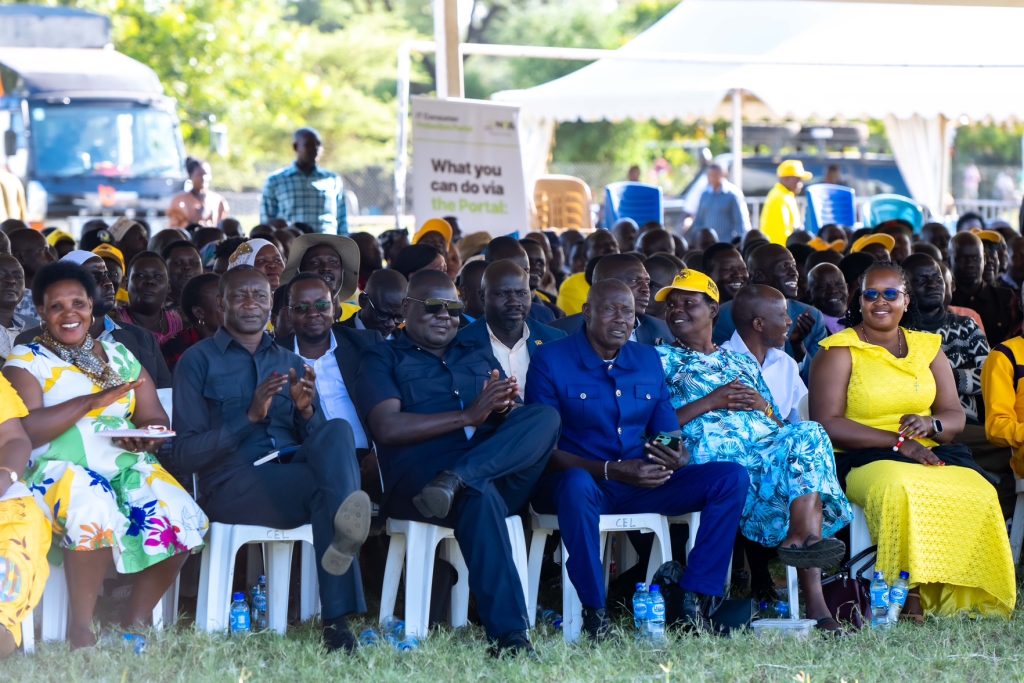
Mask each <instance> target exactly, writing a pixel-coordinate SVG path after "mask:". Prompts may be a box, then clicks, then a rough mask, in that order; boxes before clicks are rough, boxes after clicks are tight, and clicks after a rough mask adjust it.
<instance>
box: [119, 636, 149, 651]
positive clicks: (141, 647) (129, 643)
mask: <svg viewBox="0 0 1024 683" xmlns="http://www.w3.org/2000/svg"><path fill="white" fill-rule="evenodd" d="M121 639H122V641H123V642H124V645H125V647H128V648H131V651H132V652H134V653H135V654H137V655H141V654H142V653H144V652H145V651H146V637H145V636H142V635H139V634H138V633H125V634H124V635H122V636H121Z"/></svg>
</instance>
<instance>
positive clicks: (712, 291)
mask: <svg viewBox="0 0 1024 683" xmlns="http://www.w3.org/2000/svg"><path fill="white" fill-rule="evenodd" d="M676 289H678V290H679V291H681V292H702V293H704V294H707V295H708V296H710V297H711V298H712V299H713V300H714V301H715V303H718V285H716V284H715V281H714V280H712V279H711V278H709V277H708V276H707V275H705V274H704V273H702V272H700V271H699V270H693V269H692V268H685V269H683V270H681V271H680V272H679V275H676V276H675V277H674V278H672V284H670V285H669V286H667V287H662V288H661V289H659V290H658V293H657V294H655V295H654V300H655V301H664V300H665V299H666V298H668V295H669V294H671V293H672V291H673V290H676Z"/></svg>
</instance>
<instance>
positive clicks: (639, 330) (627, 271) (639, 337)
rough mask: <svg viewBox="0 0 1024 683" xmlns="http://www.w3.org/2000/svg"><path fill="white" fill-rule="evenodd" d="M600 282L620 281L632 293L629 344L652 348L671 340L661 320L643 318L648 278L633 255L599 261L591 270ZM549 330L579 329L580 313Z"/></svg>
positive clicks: (648, 317) (612, 255)
mask: <svg viewBox="0 0 1024 683" xmlns="http://www.w3.org/2000/svg"><path fill="white" fill-rule="evenodd" d="M601 280H618V281H619V282H624V283H625V284H626V286H627V287H629V289H630V291H632V292H633V299H634V301H635V302H636V320H635V321H634V323H633V333H632V334H631V335H630V337H629V338H630V341H637V342H640V343H641V344H650V345H651V346H654V345H656V344H658V343H659V340H661V339H664V340H666V341H671V340H672V335H671V334H669V331H668V326H666V325H665V321H664V320H661V319H659V318H655V317H654V316H651V315H647V304H648V303H650V301H651V276H650V275H649V274H648V273H647V269H646V268H644V262H643V261H641V260H640V258H639V257H638V256H636V255H635V254H609V255H607V256H604V257H602V258H601V260H600V261H598V262H597V267H595V268H594V284H595V285H596V284H597V283H598V282H600V281H601ZM551 326H552V327H555V328H558V329H559V330H563V331H564V332H565V333H567V334H572V333H573V332H576V331H577V330H579V329H580V328H582V327H583V314H582V313H577V314H576V315H570V316H568V317H566V318H560V319H558V320H555V321H554V322H552V323H551Z"/></svg>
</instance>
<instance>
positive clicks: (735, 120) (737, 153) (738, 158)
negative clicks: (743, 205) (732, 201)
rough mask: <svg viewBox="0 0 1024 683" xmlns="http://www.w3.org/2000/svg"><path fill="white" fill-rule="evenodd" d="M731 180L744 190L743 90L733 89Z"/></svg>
mask: <svg viewBox="0 0 1024 683" xmlns="http://www.w3.org/2000/svg"><path fill="white" fill-rule="evenodd" d="M730 180H732V182H733V184H734V185H736V187H738V188H740V191H741V192H742V191H743V91H742V90H740V89H739V88H736V89H734V90H733V91H732V173H731V174H730Z"/></svg>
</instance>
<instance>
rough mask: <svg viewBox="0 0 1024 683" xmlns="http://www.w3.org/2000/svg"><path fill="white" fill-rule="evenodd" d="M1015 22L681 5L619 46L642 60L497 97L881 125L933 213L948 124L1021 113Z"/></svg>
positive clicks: (617, 113) (804, 7) (703, 2)
mask: <svg viewBox="0 0 1024 683" xmlns="http://www.w3.org/2000/svg"><path fill="white" fill-rule="evenodd" d="M1022 26H1024V8H1020V7H1002V6H977V5H975V6H971V7H967V6H961V5H948V4H946V5H933V4H909V3H908V4H891V3H878V2H863V1H847V2H843V1H829V0H684V1H683V2H680V4H679V6H677V7H676V8H675V9H674V10H672V11H671V12H669V13H668V14H667V15H666V16H665V17H664V18H663V19H662V20H661V21H659V22H658V23H657V24H655V25H654V26H652V27H651V28H650V29H648V30H647V31H645V32H643V33H642V34H640V35H639V36H637V37H636V38H635V39H634V40H632V41H631V42H630V43H628V44H627V45H625V46H623V47H622V48H621V49H620V50H619V51H618V52H619V53H620V54H621V56H623V57H625V56H627V55H632V54H633V53H637V54H638V56H639V55H642V56H643V57H644V61H632V60H621V59H615V60H611V59H602V60H599V61H597V62H594V63H592V64H589V65H588V66H585V67H583V68H582V69H579V70H578V71H575V72H573V73H571V74H568V75H566V76H563V77H562V78H559V79H556V80H553V81H550V82H548V83H545V84H543V85H539V86H537V87H534V88H529V89H526V90H515V91H504V92H500V93H497V94H496V95H495V96H494V98H495V99H497V100H502V101H507V102H515V103H518V104H519V105H521V107H522V111H523V115H524V117H525V119H526V120H527V121H576V120H582V121H597V120H603V119H607V120H612V121H616V120H622V119H651V118H653V119H660V120H669V119H675V118H678V119H684V120H685V119H693V118H722V117H729V116H731V115H732V113H731V111H730V104H729V102H730V99H731V98H730V97H729V95H730V93H732V92H734V91H741V92H742V93H743V97H742V107H743V112H742V113H743V117H744V118H745V119H747V120H764V119H775V120H778V119H797V120H807V119H819V120H820V119H826V120H832V119H840V120H849V119H863V118H881V119H885V120H886V122H887V132H888V133H889V136H890V139H891V141H892V143H893V148H894V150H895V152H896V155H897V163H898V164H899V166H900V169H901V170H902V171H903V174H904V176H905V178H906V180H907V183H908V185H909V186H910V188H911V191H912V192H913V193H914V195H915V197H916V198H917V199H918V201H920V202H921V203H923V204H925V205H926V206H929V207H930V208H931V209H932V210H933V211H935V210H937V209H938V208H939V206H940V204H941V198H942V195H943V192H944V189H945V186H946V183H948V161H949V158H948V156H949V155H948V139H949V133H950V130H951V128H950V123H951V122H952V123H956V122H958V121H959V120H961V119H962V118H963V117H968V118H969V119H973V120H993V121H1007V120H1015V119H1017V118H1018V117H1019V116H1020V113H1021V112H1022V111H1024V91H1022V90H1021V89H1020V88H1019V84H1020V83H1021V82H1024V53H1022V52H1021V51H1020V49H1019V47H1018V43H1019V40H1020V31H1021V27H1022ZM659 56H663V57H664V60H662V61H647V60H648V59H650V58H657V57H659ZM936 154H938V156H935V155H936ZM938 166H944V167H945V170H942V171H939V172H937V167H938Z"/></svg>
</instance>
